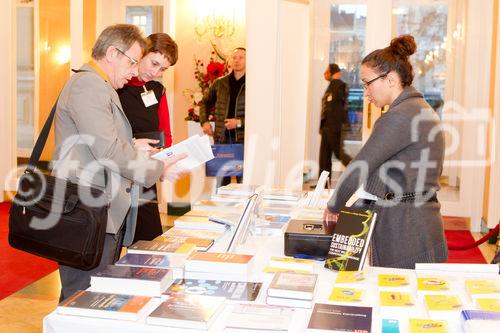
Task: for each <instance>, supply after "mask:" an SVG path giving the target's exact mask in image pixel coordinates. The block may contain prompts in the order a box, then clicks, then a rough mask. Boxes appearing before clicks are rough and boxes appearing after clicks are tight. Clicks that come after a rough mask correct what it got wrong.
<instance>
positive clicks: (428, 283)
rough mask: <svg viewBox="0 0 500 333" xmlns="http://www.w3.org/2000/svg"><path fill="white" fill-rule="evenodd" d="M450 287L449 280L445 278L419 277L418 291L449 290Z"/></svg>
mask: <svg viewBox="0 0 500 333" xmlns="http://www.w3.org/2000/svg"><path fill="white" fill-rule="evenodd" d="M449 289H450V286H449V283H448V280H446V279H443V278H436V277H431V278H418V279H417V291H448V290H449Z"/></svg>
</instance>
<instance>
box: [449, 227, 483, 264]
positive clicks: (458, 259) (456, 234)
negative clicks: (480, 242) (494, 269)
mask: <svg viewBox="0 0 500 333" xmlns="http://www.w3.org/2000/svg"><path fill="white" fill-rule="evenodd" d="M444 233H445V235H446V239H447V241H448V244H450V245H451V244H453V245H462V244H469V243H474V241H475V240H474V237H472V235H471V233H470V232H469V231H467V230H445V231H444ZM447 262H448V263H453V264H459V263H462V264H487V262H486V260H485V259H484V257H483V254H482V253H481V250H479V248H478V247H474V248H472V249H469V250H464V251H453V250H449V251H448V261H447Z"/></svg>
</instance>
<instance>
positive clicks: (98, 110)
mask: <svg viewBox="0 0 500 333" xmlns="http://www.w3.org/2000/svg"><path fill="white" fill-rule="evenodd" d="M145 46H146V41H145V39H144V37H143V35H142V32H141V31H140V30H139V28H137V27H136V26H133V25H129V24H117V25H113V26H110V27H107V28H106V29H104V31H103V32H102V33H101V34H100V36H99V37H98V39H97V41H96V42H95V44H94V47H93V49H92V60H91V61H90V62H89V63H88V64H85V65H83V66H82V67H81V68H80V69H79V70H77V71H75V72H76V73H75V74H74V75H73V76H72V77H71V78H70V79H69V81H68V82H66V84H65V86H64V88H63V90H62V92H61V94H60V96H59V100H58V102H57V108H56V114H55V139H56V153H55V157H54V160H55V165H54V173H55V174H56V175H57V176H58V177H61V178H65V179H69V180H72V181H74V182H77V183H79V184H82V185H87V186H92V187H98V188H102V189H104V190H105V192H106V195H107V197H108V198H109V200H108V201H109V209H108V220H107V226H106V237H105V241H104V249H103V254H102V257H101V261H100V264H99V265H98V267H96V268H94V269H92V270H89V271H83V270H80V269H76V268H73V267H68V266H64V265H59V274H60V277H61V284H62V290H61V296H60V299H61V300H63V299H65V298H67V297H69V296H71V295H72V294H73V293H74V292H75V291H77V290H79V289H86V288H88V287H89V285H90V276H91V275H92V274H94V273H95V272H96V271H98V270H101V269H103V268H104V267H105V266H106V265H111V264H113V263H114V262H115V261H116V260H117V259H118V257H119V255H120V251H121V247H122V243H123V244H124V245H125V246H128V245H130V242H131V241H132V239H133V235H134V231H135V223H136V221H135V218H136V214H137V200H138V189H139V186H145V187H150V186H152V185H153V184H154V183H155V182H156V181H157V180H158V179H161V180H163V179H165V178H167V179H169V180H171V181H175V180H177V178H178V177H180V176H181V175H182V174H184V173H185V172H186V170H183V169H180V168H179V167H177V165H176V162H177V161H178V160H179V159H181V158H183V157H185V155H182V156H178V157H175V158H170V159H168V160H165V161H158V160H154V159H151V158H149V156H147V155H146V154H145V153H144V151H140V150H139V149H136V148H135V147H134V143H133V139H132V129H131V127H130V124H129V122H128V120H127V118H126V116H125V113H124V112H123V109H122V106H121V103H120V99H119V97H118V95H117V93H116V89H119V88H122V87H123V85H124V84H125V83H127V82H128V80H129V79H130V78H131V77H133V76H137V63H138V61H139V60H140V59H141V57H142V55H143V51H144V48H145ZM75 137H76V139H75ZM82 222H85V221H82ZM64 236H65V235H61V237H64Z"/></svg>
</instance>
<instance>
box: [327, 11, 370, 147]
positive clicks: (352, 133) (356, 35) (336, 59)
mask: <svg viewBox="0 0 500 333" xmlns="http://www.w3.org/2000/svg"><path fill="white" fill-rule="evenodd" d="M365 31H366V5H332V7H331V10H330V49H329V60H330V63H336V64H338V65H339V67H340V68H341V69H342V80H343V81H344V82H346V83H347V84H348V85H349V111H348V120H349V125H350V126H347V127H346V128H345V129H344V130H343V138H344V140H354V141H361V133H362V120H363V89H362V86H361V73H360V63H361V60H362V59H363V53H364V51H365ZM346 149H348V147H347V146H346Z"/></svg>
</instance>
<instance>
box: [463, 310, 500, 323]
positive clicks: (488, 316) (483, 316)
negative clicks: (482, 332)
mask: <svg viewBox="0 0 500 333" xmlns="http://www.w3.org/2000/svg"><path fill="white" fill-rule="evenodd" d="M461 317H462V321H467V320H498V321H500V312H493V311H482V310H462V316H461Z"/></svg>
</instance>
